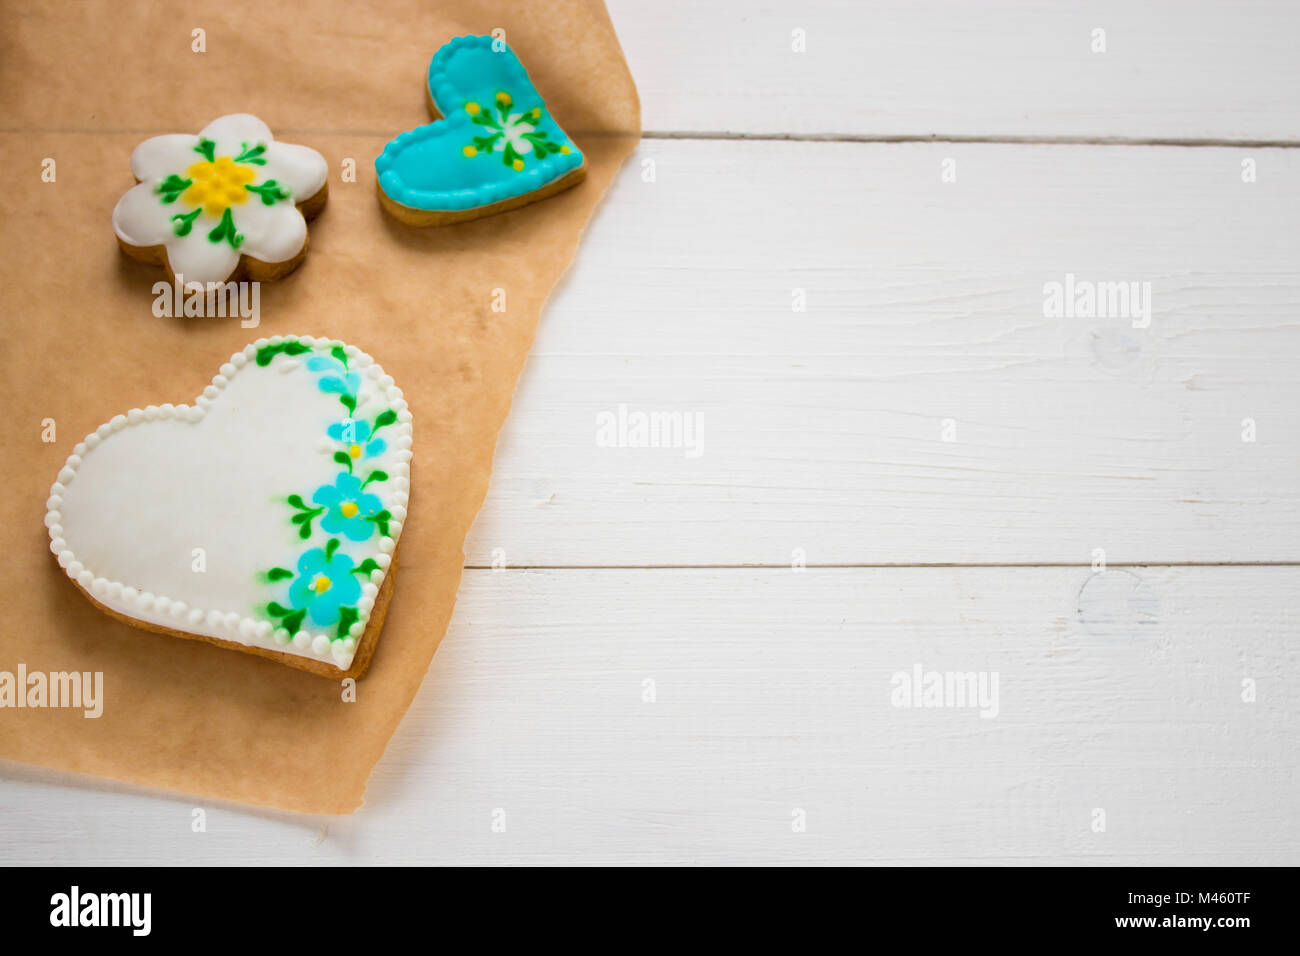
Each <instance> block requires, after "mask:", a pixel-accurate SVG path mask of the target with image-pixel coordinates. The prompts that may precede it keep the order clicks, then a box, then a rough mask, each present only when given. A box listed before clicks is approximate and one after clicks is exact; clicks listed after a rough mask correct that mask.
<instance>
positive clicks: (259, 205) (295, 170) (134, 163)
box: [113, 113, 329, 285]
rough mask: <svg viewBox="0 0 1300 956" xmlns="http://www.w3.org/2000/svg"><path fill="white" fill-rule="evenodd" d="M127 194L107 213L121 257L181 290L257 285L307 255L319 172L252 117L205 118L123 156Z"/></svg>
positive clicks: (314, 158)
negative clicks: (197, 127) (149, 266)
mask: <svg viewBox="0 0 1300 956" xmlns="http://www.w3.org/2000/svg"><path fill="white" fill-rule="evenodd" d="M131 173H132V174H133V175H134V176H135V178H136V180H137V183H138V184H137V185H136V186H134V187H132V188H131V189H129V190H128V191H127V192H126V194H125V195H123V196H122V198H121V199H120V200H118V203H117V206H116V207H115V208H114V209H113V231H114V232H115V233H116V234H117V240H118V244H119V245H120V246H121V247H122V251H123V252H125V253H126V254H127V255H129V256H131V257H132V258H133V259H139V260H140V261H142V262H155V263H162V264H163V265H164V266H166V268H167V271H168V272H169V273H170V274H171V275H172V277H173V278H178V277H179V278H181V279H182V281H184V282H185V283H187V284H188V283H190V282H198V283H201V284H203V285H206V284H207V283H209V282H225V281H227V280H229V279H232V278H235V277H238V276H243V275H247V276H248V277H249V278H251V279H254V280H257V281H263V280H268V279H278V278H279V277H280V276H283V275H285V274H287V273H289V272H292V271H293V270H294V269H295V268H296V267H297V266H298V264H299V263H300V262H302V260H303V257H304V256H306V254H307V220H308V219H310V218H312V217H313V216H315V215H316V214H317V213H318V212H320V210H321V209H322V208H324V206H325V200H326V197H327V195H328V192H329V191H328V189H327V186H326V181H327V177H328V174H329V167H328V166H327V165H326V163H325V157H323V156H322V155H321V154H320V153H318V152H316V150H314V149H308V148H307V147H306V146H295V145H294V144H292V143H277V142H276V141H275V138H274V137H273V136H272V135H271V130H270V129H269V128H268V127H267V125H266V124H265V123H263V122H262V121H261V120H260V119H258V118H257V117H256V116H251V115H249V114H248V113H234V114H232V115H230V116H223V117H221V118H220V119H215V120H213V121H212V122H211V123H209V124H208V125H207V126H205V127H204V128H203V131H202V132H200V133H199V134H198V135H197V136H194V135H189V134H184V133H176V134H170V135H167V136H155V137H153V138H152V139H147V140H145V141H144V142H143V143H141V144H140V145H139V146H137V147H136V148H135V151H134V152H133V153H132V154H131Z"/></svg>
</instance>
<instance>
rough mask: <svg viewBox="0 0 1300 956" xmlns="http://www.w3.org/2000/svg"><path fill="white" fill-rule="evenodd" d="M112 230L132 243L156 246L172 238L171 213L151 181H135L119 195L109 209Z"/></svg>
mask: <svg viewBox="0 0 1300 956" xmlns="http://www.w3.org/2000/svg"><path fill="white" fill-rule="evenodd" d="M190 139H191V140H192V139H193V137H190ZM113 231H114V232H115V233H117V237H118V238H119V239H121V240H122V241H123V242H126V243H129V244H130V245H133V246H160V245H162V244H163V243H165V242H166V241H167V240H168V239H170V238H172V236H173V235H174V233H173V232H172V221H171V213H170V212H168V211H167V207H166V206H164V205H163V204H162V203H160V202H159V201H158V197H157V195H155V194H154V184H153V183H151V182H144V183H137V184H136V185H134V186H132V187H131V188H130V189H128V190H127V191H126V192H125V193H124V194H123V195H122V198H121V199H119V200H118V201H117V206H116V207H115V208H114V209H113Z"/></svg>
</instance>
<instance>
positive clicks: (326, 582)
mask: <svg viewBox="0 0 1300 956" xmlns="http://www.w3.org/2000/svg"><path fill="white" fill-rule="evenodd" d="M311 587H312V590H313V591H315V592H316V593H317V594H324V593H325V592H326V591H328V590H329V589H330V579H329V578H327V577H325V575H323V574H318V575H316V580H315V581H313V582H312V583H311Z"/></svg>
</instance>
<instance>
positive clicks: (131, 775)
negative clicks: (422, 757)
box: [0, 0, 640, 813]
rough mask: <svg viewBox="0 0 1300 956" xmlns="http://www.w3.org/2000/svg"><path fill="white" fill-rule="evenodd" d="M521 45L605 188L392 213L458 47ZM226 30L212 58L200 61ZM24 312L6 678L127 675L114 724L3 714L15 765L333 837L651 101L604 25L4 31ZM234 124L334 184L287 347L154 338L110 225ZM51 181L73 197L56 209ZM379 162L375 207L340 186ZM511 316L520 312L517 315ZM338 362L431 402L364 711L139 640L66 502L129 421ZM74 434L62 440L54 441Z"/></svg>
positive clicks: (218, 325)
mask: <svg viewBox="0 0 1300 956" xmlns="http://www.w3.org/2000/svg"><path fill="white" fill-rule="evenodd" d="M494 29H504V31H505V35H504V36H505V39H506V41H507V42H508V43H509V44H510V45H511V47H512V48H513V49H514V50H515V52H516V53H517V54H518V56H519V58H520V59H521V60H522V62H523V63H524V66H525V67H526V68H527V69H528V70H529V72H530V73H531V75H532V78H533V81H534V83H535V85H536V86H537V88H538V90H539V91H540V92H541V93H542V95H543V96H544V97H545V99H546V102H547V105H548V106H549V107H550V109H551V110H552V112H553V113H554V115H555V117H556V119H557V120H558V121H559V123H560V125H561V126H563V127H564V129H565V130H566V131H567V132H568V133H569V134H570V135H571V136H572V137H573V138H574V140H575V141H576V142H577V143H578V144H579V145H580V146H581V147H582V149H583V151H584V152H585V153H586V156H587V164H588V168H589V174H588V177H587V180H586V181H585V182H584V183H582V184H580V185H578V186H577V187H576V188H574V189H572V190H569V191H568V192H565V193H563V194H561V195H559V196H557V197H555V198H552V199H548V200H545V201H544V202H540V203H537V204H535V205H531V206H527V207H525V208H523V209H520V210H516V211H514V212H510V213H505V214H503V215H499V216H496V217H492V218H488V219H483V220H479V221H476V222H471V223H466V224H463V225H457V226H449V227H442V228H431V229H423V230H422V229H417V228H412V227H407V226H403V225H401V224H400V223H398V222H396V221H394V220H392V219H391V218H389V217H388V216H387V215H385V214H384V213H383V212H382V211H381V209H380V207H379V203H378V202H377V201H376V196H375V173H374V166H373V161H374V158H375V156H376V155H377V154H378V153H379V151H380V150H381V149H382V148H383V146H384V143H385V142H387V141H388V140H389V139H391V138H392V137H393V136H395V135H397V134H398V133H399V132H401V131H403V130H406V129H411V128H413V127H415V126H418V125H420V124H422V123H425V122H428V120H429V116H428V113H427V110H426V107H425V95H424V89H423V84H424V77H425V71H426V69H427V67H428V63H429V58H430V57H431V56H432V55H433V52H434V51H435V50H436V49H437V48H438V47H439V46H440V45H441V44H442V43H444V42H446V41H447V40H449V39H451V38H452V37H454V36H458V35H461V34H466V33H484V34H485V33H491V32H492V31H493V30H494ZM195 30H203V31H204V34H203V41H204V46H205V52H201V53H200V52H195V50H194V49H193V47H194V45H195V41H196V36H195V33H194V31H195ZM0 90H3V93H2V94H0V96H2V97H3V102H4V109H3V111H2V112H0V124H2V127H3V128H2V129H0V163H2V168H3V172H4V186H3V188H0V230H2V234H3V237H4V247H3V252H4V254H3V257H0V289H3V290H4V302H5V306H6V310H5V329H6V333H7V334H6V341H5V349H4V350H5V354H6V356H7V358H8V362H7V366H8V368H7V373H6V375H5V386H4V394H5V403H4V405H5V413H6V414H5V419H6V422H7V435H6V440H5V443H4V448H5V452H4V458H3V474H2V477H3V483H4V489H5V492H4V494H3V495H2V496H0V534H3V546H2V547H0V568H3V573H2V577H0V580H3V581H4V582H5V583H6V597H5V607H4V625H3V627H2V628H0V670H7V671H9V672H11V673H16V672H17V670H18V667H19V665H20V664H21V665H25V666H26V668H27V670H28V672H32V671H45V672H49V671H102V672H103V675H104V676H103V681H104V689H103V697H104V702H103V715H102V716H101V717H99V718H98V719H88V718H86V717H84V716H83V714H82V711H80V710H74V709H50V708H47V709H9V708H4V709H0V757H3V758H8V759H12V760H17V761H23V762H27V763H33V764H40V765H44V766H47V767H54V768H60V769H63V770H71V771H78V772H82V773H87V774H96V775H99V776H103V777H111V778H114V779H117V780H123V781H129V782H131V783H135V784H141V785H145V786H149V787H162V788H166V789H171V790H178V791H184V792H187V793H191V794H198V795H204V796H210V797H218V798H224V799H230V800H237V801H244V802H247V803H253V804H261V805H265V806H272V807H279V808H285V809H292V810H300V811H308V812H316V813H345V812H350V811H352V810H354V809H355V808H356V807H358V806H359V805H360V803H361V800H362V794H363V792H364V790H365V784H366V779H367V777H368V776H369V774H370V771H371V768H372V767H373V766H374V764H375V762H376V761H377V760H378V759H379V757H380V755H381V754H382V753H383V750H384V747H385V746H386V745H387V743H388V740H389V737H390V736H391V735H392V733H393V731H394V730H395V729H396V727H397V724H398V721H400V720H401V719H402V715H403V714H404V713H405V712H406V709H407V707H408V705H409V704H410V702H411V699H412V697H413V696H414V695H415V692H416V690H417V688H418V687H419V686H420V681H421V680H422V679H423V678H424V675H425V672H426V671H427V670H428V668H429V664H430V660H431V659H432V657H433V652H434V650H435V649H436V648H437V646H438V642H439V640H440V639H441V638H442V635H443V633H444V631H445V629H446V627H447V622H448V619H449V617H450V615H451V610H452V605H453V603H454V601H455V597H456V588H457V585H458V582H459V580H460V573H461V567H462V565H463V564H464V554H463V550H462V549H463V545H464V540H465V535H466V532H467V531H468V529H469V526H470V523H471V522H472V521H473V519H474V515H475V513H476V512H477V511H478V508H479V506H480V504H481V503H482V501H483V497H484V494H485V493H486V491H487V486H488V477H489V474H490V472H491V468H492V454H493V450H494V447H495V443H496V437H497V432H498V430H499V429H500V427H501V424H502V422H503V420H504V419H505V416H506V412H507V411H508V410H509V408H510V402H511V398H512V395H513V392H514V388H515V382H516V379H517V378H518V376H519V372H520V370H521V368H522V366H523V363H524V359H525V357H526V356H527V354H528V349H529V346H530V344H531V343H532V340H533V334H534V331H535V329H536V326H537V319H538V312H539V310H540V309H541V307H542V304H543V302H544V301H545V299H546V296H547V294H548V293H549V292H550V290H551V287H552V286H553V285H554V284H555V282H556V280H557V279H558V278H559V276H560V274H561V273H562V272H563V271H564V269H565V268H566V267H567V266H568V264H569V262H570V260H571V259H572V257H573V255H574V252H575V249H576V247H577V243H578V238H579V235H580V233H581V231H582V228H583V226H584V225H585V223H586V222H587V218H588V217H589V216H590V215H591V212H592V209H593V207H594V206H595V204H596V202H597V201H598V200H599V199H600V197H601V194H602V193H603V192H604V191H605V189H606V188H607V187H608V185H609V182H610V179H611V177H612V176H613V175H614V173H615V171H616V170H617V168H618V166H619V164H620V163H621V162H622V161H623V160H624V158H625V157H627V155H628V154H629V153H630V152H631V150H632V148H633V147H634V145H635V143H636V141H637V138H638V136H639V129H640V113H639V105H638V102H637V97H636V90H635V87H634V86H633V83H632V78H631V76H630V75H629V73H628V70H627V66H626V64H625V62H624V60H623V55H622V52H621V51H620V49H619V45H618V41H617V39H616V37H615V35H614V30H613V27H612V26H611V24H610V22H609V18H608V16H607V14H606V12H605V9H604V7H603V6H602V4H601V3H599V2H598V0H590V2H581V0H568V2H565V0H550V2H528V3H517V2H497V3H492V2H486V0H484V2H459V3H421V2H408V3H378V4H375V3H367V4H357V3H347V2H295V3H292V4H289V3H285V4H268V3H259V2H256V0H251V2H249V0H227V2H224V3H222V4H212V5H198V4H195V5H190V4H175V5H171V4H159V3H156V2H153V0H140V2H133V3H131V2H123V0H114V2H111V3H110V2H102V3H81V2H76V3H73V2H63V3H59V2H43V3H29V2H16V0H14V2H11V0H5V2H4V3H3V4H0ZM233 112H251V113H254V114H256V115H258V116H260V117H261V118H262V119H264V120H265V121H266V122H267V123H268V124H269V125H270V127H271V130H272V131H273V132H274V134H275V136H276V138H277V139H281V140H284V141H286V142H291V143H302V144H304V145H308V146H311V147H313V148H315V149H317V150H319V151H320V152H321V153H323V154H324V156H325V158H326V159H327V160H328V161H329V164H330V169H331V173H330V183H329V191H330V193H329V203H328V206H327V207H326V208H325V211H324V212H323V213H322V214H321V215H320V217H319V218H317V219H316V220H315V221H314V222H312V224H311V227H310V231H311V240H310V241H311V248H310V252H309V253H308V256H307V259H306V262H305V263H304V264H303V266H302V267H301V268H300V269H299V270H298V271H297V272H295V273H294V274H293V275H291V276H289V277H288V278H286V279H283V280H281V281H279V282H275V283H267V284H264V285H263V286H262V289H261V325H260V326H259V327H258V328H255V329H245V328H241V327H240V323H239V320H238V319H222V318H205V319H197V318H190V319H185V318H161V319H160V318H156V317H155V316H154V315H153V299H154V296H153V293H152V291H151V290H152V286H153V284H154V283H155V282H156V281H158V280H159V279H160V278H162V277H163V274H162V272H161V270H160V269H157V268H151V267H149V266H145V265H142V264H139V263H136V262H133V261H130V260H128V259H126V258H125V257H124V256H123V255H122V254H121V253H120V252H119V251H118V248H117V243H116V241H115V240H114V237H113V231H112V225H111V219H110V216H111V213H112V209H113V206H114V204H115V203H116V202H117V200H118V198H119V197H120V196H121V195H122V193H123V192H125V191H126V190H127V189H128V188H129V187H130V186H131V185H132V183H133V180H132V178H131V174H130V170H129V166H128V160H129V157H130V155H131V150H132V149H133V148H134V147H135V145H136V144H137V143H138V142H140V141H141V140H143V139H145V138H147V137H149V136H154V135H158V134H160V133H196V132H198V131H199V129H201V128H202V127H203V126H204V125H205V124H207V123H208V121H210V120H212V119H214V118H216V117H218V116H221V115H224V114H226V113H233ZM46 159H53V160H54V163H55V165H54V170H55V177H54V181H53V182H46V181H43V178H42V175H41V174H42V171H43V169H45V168H47V167H48V164H45V163H44V161H45V160H46ZM349 159H350V160H353V161H354V163H355V169H356V181H355V182H348V181H345V179H344V177H343V176H342V175H341V174H342V172H343V170H344V169H345V167H346V165H347V164H346V160H349ZM495 289H504V290H505V293H506V308H507V310H506V311H505V312H504V313H502V312H494V311H493V310H492V302H493V295H494V293H493V290H495ZM275 334H303V335H317V336H329V337H335V338H338V339H341V340H343V341H345V342H348V343H351V344H354V345H357V346H358V347H360V348H361V349H363V350H365V351H367V352H369V353H370V354H371V355H373V356H374V357H375V359H376V360H377V361H378V362H379V363H381V364H382V365H383V366H384V369H385V371H387V372H388V373H389V374H391V375H392V376H393V377H394V378H395V379H396V381H397V384H398V385H399V386H400V387H401V388H402V389H403V391H404V392H405V394H406V398H407V400H408V401H409V402H410V406H411V410H412V413H413V415H414V422H415V445H414V452H415V459H414V461H413V466H412V480H413V486H412V491H411V507H410V514H409V517H408V519H407V521H406V523H405V525H404V528H403V532H402V539H401V561H400V567H399V570H398V572H397V577H396V581H395V584H396V589H395V592H394V596H393V601H392V605H391V607H390V609H389V613H388V619H387V622H386V623H385V626H384V630H383V634H382V636H381V638H380V641H379V646H378V650H377V651H376V654H375V657H374V662H373V665H372V666H371V669H370V672H369V674H368V675H367V676H365V677H364V678H362V680H361V681H360V682H358V685H357V700H356V702H355V703H344V702H343V701H342V699H341V697H342V694H341V689H340V685H339V684H338V683H337V682H335V681H332V680H329V679H325V678H322V677H318V676H314V675H311V674H307V673H303V672H300V671H297V670H294V669H292V668H290V667H286V666H284V665H282V664H278V663H275V662H271V661H266V660H262V659H259V658H257V657H254V656H251V655H247V654H241V653H237V652H234V651H228V650H221V649H218V648H214V647H211V646H208V645H206V644H203V643H201V642H198V641H189V640H182V639H178V638H175V637H167V636H162V635H158V634H153V633H150V632H148V631H144V630H140V629H138V628H134V627H130V626H128V625H126V624H122V623H119V622H117V621H115V620H112V619H111V618H109V617H108V616H107V615H105V614H102V613H100V612H99V611H97V610H96V609H95V608H94V607H92V606H91V604H90V602H89V601H87V600H86V598H85V596H83V595H82V594H81V593H80V591H78V589H77V588H76V587H75V586H74V585H73V584H72V582H71V581H69V580H68V578H67V577H66V576H65V575H64V573H63V572H62V570H61V569H60V568H59V567H58V565H57V563H56V562H55V560H54V557H53V556H52V555H51V553H50V550H49V546H48V544H49V542H48V538H47V535H46V532H45V528H44V527H43V526H42V519H43V516H44V512H45V499H46V497H47V495H48V491H49V486H50V484H51V482H52V481H53V480H54V478H55V476H56V474H57V473H58V471H59V469H60V467H61V466H62V464H63V462H64V460H65V458H66V457H67V456H68V454H69V453H70V452H71V449H72V446H73V445H74V444H76V443H77V442H78V441H80V440H81V439H82V438H83V437H84V436H85V435H86V433H87V432H89V431H91V430H93V429H94V428H96V427H97V426H99V425H100V424H101V423H102V422H105V421H107V420H108V419H109V418H111V417H112V416H113V415H116V414H118V413H120V412H125V411H126V410H127V409H130V408H136V407H140V408H142V407H144V406H145V405H149V404H162V403H164V402H173V403H181V402H186V403H188V402H192V401H193V399H194V396H195V395H197V394H198V393H199V392H200V391H201V390H202V389H203V387H204V386H205V385H206V384H207V383H208V382H209V381H210V380H211V378H212V376H213V375H214V374H215V373H216V371H217V368H218V367H219V366H220V365H221V364H222V363H223V362H225V361H227V360H228V359H229V357H230V355H231V353H232V352H235V351H237V350H238V349H241V348H243V347H244V346H245V345H246V344H248V343H249V342H252V341H254V340H255V339H257V338H260V337H262V336H270V335H275ZM49 419H52V420H53V422H54V425H55V429H56V432H55V433H56V437H57V440H56V441H55V442H53V443H47V442H44V441H42V431H43V429H44V428H45V425H44V423H45V422H46V420H49Z"/></svg>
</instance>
